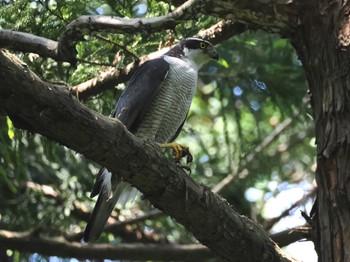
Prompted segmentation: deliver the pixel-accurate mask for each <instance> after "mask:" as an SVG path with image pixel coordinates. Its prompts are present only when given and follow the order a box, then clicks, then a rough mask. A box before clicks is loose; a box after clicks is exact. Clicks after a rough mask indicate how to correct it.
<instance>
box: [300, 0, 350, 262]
mask: <svg viewBox="0 0 350 262" xmlns="http://www.w3.org/2000/svg"><path fill="white" fill-rule="evenodd" d="M299 14H300V19H301V24H302V26H300V27H299V28H298V30H297V33H296V34H295V35H294V36H293V44H294V46H295V47H296V49H297V51H298V54H299V56H300V58H301V60H302V62H303V65H304V68H305V71H306V75H307V79H308V82H309V88H310V92H311V105H312V107H313V111H314V120H315V129H316V141H317V172H316V180H317V185H318V191H317V192H318V194H317V197H318V201H317V206H316V210H317V211H316V216H314V221H313V223H314V225H313V226H314V241H315V244H316V245H315V246H316V249H317V253H318V255H319V261H324V262H326V261H327V262H328V261H350V249H349V246H350V223H349V221H350V208H349V207H350V161H349V159H350V89H349V87H350V69H349V68H350V56H349V55H350V53H349V41H348V39H349V28H350V24H349V3H347V1H308V3H306V2H305V4H304V5H303V6H302V9H301V10H300V12H299Z"/></svg>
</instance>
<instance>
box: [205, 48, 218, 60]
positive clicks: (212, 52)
mask: <svg viewBox="0 0 350 262" xmlns="http://www.w3.org/2000/svg"><path fill="white" fill-rule="evenodd" d="M208 55H209V56H210V57H211V58H213V59H215V60H216V61H218V60H219V54H218V52H217V51H216V50H215V49H212V50H210V51H209V52H208Z"/></svg>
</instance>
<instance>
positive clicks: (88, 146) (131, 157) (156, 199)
mask: <svg viewBox="0 0 350 262" xmlns="http://www.w3.org/2000/svg"><path fill="white" fill-rule="evenodd" d="M0 68H2V70H1V72H0V112H2V114H7V115H8V116H9V117H10V118H11V120H12V121H13V123H14V125H15V126H17V127H20V128H24V129H26V130H29V131H31V132H35V133H39V134H42V135H44V136H46V137H48V138H49V139H52V140H55V141H57V142H58V143H60V144H63V145H66V146H68V147H70V148H71V149H73V150H75V151H77V152H79V153H81V154H83V155H84V156H85V157H87V158H89V159H92V160H94V161H96V162H97V163H99V164H101V165H103V166H105V167H107V168H108V169H109V170H110V171H112V172H116V171H117V172H118V174H119V175H120V176H122V177H123V178H124V179H125V180H126V181H128V182H130V183H131V184H132V185H134V186H136V187H137V188H138V189H139V190H140V191H141V192H143V194H144V196H145V197H146V198H147V199H148V200H149V201H150V202H151V203H152V204H153V205H154V206H155V207H157V208H159V209H161V210H162V211H164V212H165V213H167V214H169V215H170V216H172V217H173V218H175V219H176V220H177V221H178V222H179V223H181V224H182V225H184V226H185V227H186V228H187V229H188V230H189V231H190V232H192V233H193V234H194V236H195V237H196V238H197V239H198V240H199V241H200V242H201V243H203V244H204V245H206V246H207V247H209V249H211V251H213V252H214V253H216V254H217V255H218V256H220V257H222V258H223V259H225V260H227V261H242V260H241V259H244V261H252V262H254V261H291V259H288V258H286V257H285V256H284V255H282V253H281V252H280V250H279V248H278V246H276V245H275V244H274V243H273V242H272V241H271V240H270V239H269V237H268V235H267V233H266V232H265V231H264V230H263V229H262V228H261V227H260V226H259V225H257V224H255V223H254V222H253V221H252V220H250V219H248V218H246V217H244V216H241V215H240V214H238V213H237V212H235V211H234V210H233V209H232V208H231V207H230V206H229V205H228V203H227V202H226V201H223V200H222V199H221V198H220V197H219V196H217V195H215V194H213V193H212V192H211V191H210V190H209V189H208V188H206V187H204V186H201V185H199V184H197V183H195V182H194V181H193V180H192V179H191V178H190V177H188V176H187V175H186V174H185V173H184V172H183V171H182V170H181V169H179V168H178V167H177V166H176V165H175V164H174V163H173V162H172V161H168V160H167V159H166V158H165V156H164V154H163V152H162V150H161V149H160V148H159V147H158V146H157V145H155V144H153V143H150V142H146V141H140V140H139V139H136V138H135V137H133V136H132V134H130V133H129V132H128V131H127V130H126V129H125V127H124V126H123V125H122V124H121V123H120V122H119V121H117V120H116V119H111V118H108V117H105V116H102V115H100V114H97V113H95V112H93V111H92V110H90V109H88V108H87V107H85V106H84V105H82V104H80V103H79V101H78V100H77V99H75V98H74V97H73V96H72V95H70V94H69V92H68V91H67V90H66V89H64V88H60V87H57V86H53V85H50V84H47V83H44V82H43V81H42V80H40V79H39V78H38V77H37V76H36V75H35V74H34V73H32V72H31V71H30V70H28V68H26V66H25V65H23V64H22V63H21V62H20V61H18V59H17V58H16V57H14V56H13V55H10V54H9V53H7V52H1V53H0ZM203 228H205V229H206V230H203ZM251 250H254V252H252V251H251Z"/></svg>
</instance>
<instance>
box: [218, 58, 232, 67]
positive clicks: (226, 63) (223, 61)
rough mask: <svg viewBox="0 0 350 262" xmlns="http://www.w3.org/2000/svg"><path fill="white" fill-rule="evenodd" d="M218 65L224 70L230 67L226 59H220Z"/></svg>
mask: <svg viewBox="0 0 350 262" xmlns="http://www.w3.org/2000/svg"><path fill="white" fill-rule="evenodd" d="M218 64H219V65H221V66H223V67H224V68H229V67H230V65H229V64H228V62H227V61H226V60H225V59H224V58H220V59H219V61H218Z"/></svg>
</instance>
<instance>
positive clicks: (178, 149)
mask: <svg viewBox="0 0 350 262" xmlns="http://www.w3.org/2000/svg"><path fill="white" fill-rule="evenodd" d="M159 146H160V147H161V148H172V149H173V156H174V158H175V161H177V162H178V161H179V160H180V159H181V158H183V157H185V156H188V157H187V162H192V155H191V153H190V149H189V147H188V146H184V145H181V144H178V143H175V142H173V143H167V144H159ZM189 157H190V161H189Z"/></svg>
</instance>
